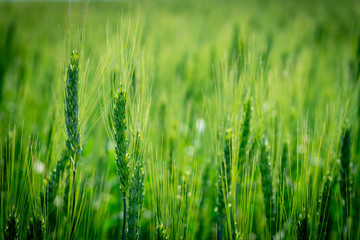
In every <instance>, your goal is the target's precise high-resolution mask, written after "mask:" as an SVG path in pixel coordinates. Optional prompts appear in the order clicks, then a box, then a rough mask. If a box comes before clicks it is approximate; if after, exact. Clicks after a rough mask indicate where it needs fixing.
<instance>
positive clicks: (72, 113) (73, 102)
mask: <svg viewBox="0 0 360 240" xmlns="http://www.w3.org/2000/svg"><path fill="white" fill-rule="evenodd" d="M78 84H79V56H78V54H77V51H76V50H74V51H73V52H72V54H71V57H70V61H69V64H68V68H67V79H66V88H65V124H66V133H67V139H66V149H65V150H64V151H63V152H62V154H61V157H60V160H59V161H58V162H57V164H56V167H55V169H54V170H53V172H52V174H51V175H50V177H49V179H48V181H47V187H46V198H47V202H48V203H49V202H53V201H54V198H55V191H56V189H57V188H58V185H59V181H60V176H61V174H62V172H63V171H64V169H65V167H67V166H68V165H69V162H68V160H69V159H71V161H72V162H73V164H74V171H76V164H75V161H76V160H78V159H79V157H80V153H81V146H80V132H79V107H78ZM73 180H75V179H73ZM67 195H68V194H65V198H67ZM73 200H74V201H75V198H74V199H73ZM66 202H67V201H66Z"/></svg>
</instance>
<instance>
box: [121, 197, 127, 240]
mask: <svg viewBox="0 0 360 240" xmlns="http://www.w3.org/2000/svg"><path fill="white" fill-rule="evenodd" d="M122 200H123V206H124V211H123V213H124V215H123V229H122V235H121V239H122V240H125V230H126V192H123V198H122Z"/></svg>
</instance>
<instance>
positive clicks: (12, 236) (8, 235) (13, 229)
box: [4, 207, 20, 240]
mask: <svg viewBox="0 0 360 240" xmlns="http://www.w3.org/2000/svg"><path fill="white" fill-rule="evenodd" d="M19 235H20V229H19V219H18V216H17V214H16V210H15V207H13V209H12V211H11V212H10V214H9V216H8V218H7V223H6V227H5V232H4V238H5V239H6V240H17V239H19Z"/></svg>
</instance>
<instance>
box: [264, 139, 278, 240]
mask: <svg viewBox="0 0 360 240" xmlns="http://www.w3.org/2000/svg"><path fill="white" fill-rule="evenodd" d="M260 172H261V183H262V191H263V194H264V204H265V216H266V219H267V225H268V228H269V231H270V236H273V235H274V234H275V232H276V205H275V199H274V196H273V186H272V176H271V166H270V146H269V143H268V141H267V139H263V140H262V141H261V157H260Z"/></svg>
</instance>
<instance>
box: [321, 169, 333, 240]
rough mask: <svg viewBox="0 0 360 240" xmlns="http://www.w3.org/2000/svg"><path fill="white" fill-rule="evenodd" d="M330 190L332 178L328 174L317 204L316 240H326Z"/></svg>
mask: <svg viewBox="0 0 360 240" xmlns="http://www.w3.org/2000/svg"><path fill="white" fill-rule="evenodd" d="M331 188H332V178H331V175H330V174H329V173H328V174H327V175H326V176H325V183H324V186H323V189H322V192H321V194H320V197H319V204H318V216H319V222H318V239H328V234H329V233H328V228H327V225H328V221H329V215H330V212H329V208H330V198H331V193H332V191H331Z"/></svg>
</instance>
